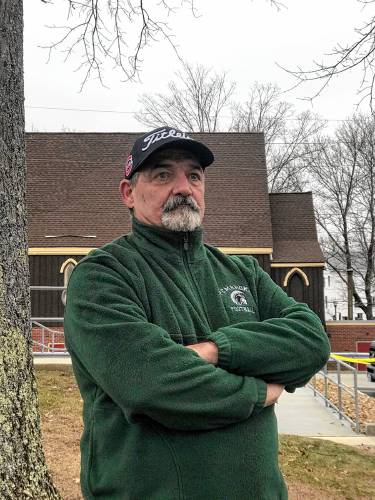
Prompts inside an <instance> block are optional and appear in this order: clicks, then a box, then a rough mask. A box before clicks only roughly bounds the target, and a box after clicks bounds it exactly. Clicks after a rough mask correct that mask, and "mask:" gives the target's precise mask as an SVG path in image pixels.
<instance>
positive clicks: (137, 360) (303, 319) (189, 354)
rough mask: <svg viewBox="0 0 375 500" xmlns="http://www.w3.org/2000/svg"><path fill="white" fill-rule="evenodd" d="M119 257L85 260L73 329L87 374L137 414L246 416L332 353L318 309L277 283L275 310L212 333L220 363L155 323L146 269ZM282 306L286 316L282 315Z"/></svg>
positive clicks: (76, 288)
mask: <svg viewBox="0 0 375 500" xmlns="http://www.w3.org/2000/svg"><path fill="white" fill-rule="evenodd" d="M114 260H115V259H114V258H113V257H112V256H109V255H107V256H105V257H103V258H101V259H98V260H95V259H92V260H90V259H87V260H86V261H85V262H84V263H82V264H80V265H79V266H77V268H76V270H75V271H74V272H73V274H72V277H71V279H70V283H69V291H68V302H67V308H66V315H65V332H66V338H67V344H68V348H69V350H70V353H71V355H72V359H73V362H74V364H75V366H76V367H77V369H78V370H80V372H81V374H82V375H83V377H84V378H85V381H86V382H85V383H87V384H92V385H95V386H96V387H97V388H98V393H99V394H100V392H103V393H105V394H107V395H108V396H109V398H110V399H111V400H112V401H113V402H114V403H115V404H116V405H118V406H119V407H120V408H121V409H122V411H123V413H124V416H125V418H126V419H127V420H128V421H129V422H134V421H137V420H138V419H139V418H145V417H146V418H150V419H153V420H155V421H157V422H159V423H161V424H163V425H164V426H166V427H169V428H172V429H178V430H186V431H191V430H205V429H214V428H218V427H222V426H225V425H228V424H231V423H235V422H239V421H241V420H245V419H247V418H249V417H250V416H251V415H256V414H257V413H260V412H261V411H263V408H264V406H265V405H267V404H269V403H271V402H272V401H273V399H277V396H278V394H276V393H275V392H272V391H271V392H269V394H268V395H267V390H268V386H267V384H281V385H282V386H284V385H286V386H289V387H290V388H291V389H292V388H293V387H296V386H298V385H303V384H304V383H305V382H306V381H307V380H308V379H309V378H310V376H311V375H312V374H313V373H315V371H317V370H318V369H319V368H320V367H321V366H322V365H323V364H324V362H325V360H326V358H327V356H328V353H329V346H328V342H327V339H326V335H325V333H324V331H323V329H322V327H321V325H320V322H319V320H318V318H317V317H316V316H315V314H314V313H312V312H311V311H310V310H309V309H308V308H307V307H306V306H304V305H302V304H296V303H295V302H294V301H293V299H290V298H289V297H287V296H286V295H285V294H284V292H282V290H280V289H279V288H278V287H277V285H274V286H275V287H276V288H275V294H274V295H273V296H272V297H269V299H267V300H270V301H271V303H270V304H265V305H264V307H263V310H265V311H267V314H270V316H269V317H270V318H271V319H265V320H263V321H261V322H248V323H239V324H237V325H231V326H228V327H223V328H220V329H219V330H218V331H216V332H213V333H212V335H211V336H210V337H209V338H208V340H209V341H212V342H213V343H214V344H215V345H216V346H217V354H218V365H217V366H215V364H214V363H210V362H207V360H205V359H202V357H201V355H200V353H199V352H197V351H196V350H193V349H191V348H190V349H189V348H186V347H184V346H182V345H180V344H176V343H175V342H174V341H172V340H171V338H170V336H169V334H168V332H166V331H165V330H164V329H163V328H160V327H159V326H157V325H154V324H151V323H149V322H148V320H147V317H146V316H145V313H144V309H143V306H142V303H141V302H140V299H139V297H138V296H137V294H136V292H135V287H134V282H135V280H136V277H134V276H131V277H129V278H128V279H127V277H126V276H124V275H120V273H119V272H118V270H116V269H115V265H114V263H113V261H114ZM264 274H266V273H264ZM267 276H268V275H267ZM267 276H264V275H263V272H262V273H260V275H259V283H258V289H259V293H261V291H262V287H265V286H269V285H270V283H268V282H267V283H265V282H264V280H265V279H266V280H267V279H270V278H267ZM272 283H273V282H272ZM272 283H271V285H272ZM272 286H273V285H272ZM277 290H280V292H281V295H280V297H279V295H276V293H277V294H278V293H279V292H277ZM284 306H286V307H284ZM276 309H277V310H278V312H279V313H280V314H279V317H277V318H276V319H272V314H274V313H275V310H276ZM214 350H216V348H214ZM271 388H272V386H271ZM287 388H288V387H287ZM278 390H279V391H281V389H280V387H279V388H278ZM276 392H277V391H276Z"/></svg>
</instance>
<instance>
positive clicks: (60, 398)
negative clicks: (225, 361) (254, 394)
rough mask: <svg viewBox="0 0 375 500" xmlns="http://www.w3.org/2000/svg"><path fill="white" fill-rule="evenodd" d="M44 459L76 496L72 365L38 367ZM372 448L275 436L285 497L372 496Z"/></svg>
mask: <svg viewBox="0 0 375 500" xmlns="http://www.w3.org/2000/svg"><path fill="white" fill-rule="evenodd" d="M36 376H37V382H38V388H39V402H40V410H41V416H42V430H43V435H44V447H45V451H46V457H47V462H48V464H49V467H50V469H51V471H52V473H53V476H54V480H55V483H56V485H57V486H58V488H59V489H60V491H61V494H62V495H63V498H64V499H65V500H68V499H69V500H77V499H80V498H81V496H80V488H79V435H80V432H81V429H82V422H81V411H82V400H81V397H80V394H79V391H78V387H77V384H76V382H75V379H74V376H73V373H72V370H71V367H69V366H59V367H37V369H36ZM374 451H375V450H374V449H362V450H361V449H357V448H354V447H350V446H345V445H340V444H336V443H332V442H330V441H324V440H320V439H308V438H303V437H298V436H286V435H285V436H281V437H280V465H281V469H282V471H283V474H284V476H285V479H286V482H287V484H288V486H289V492H290V500H293V499H294V500H299V499H301V498H306V499H308V500H313V499H314V500H315V499H317V500H318V499H319V500H328V499H329V500H336V499H345V500H360V499H366V500H368V499H370V498H375V481H374V478H375V475H374V471H375V453H374Z"/></svg>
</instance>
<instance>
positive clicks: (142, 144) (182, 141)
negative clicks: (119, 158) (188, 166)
mask: <svg viewBox="0 0 375 500" xmlns="http://www.w3.org/2000/svg"><path fill="white" fill-rule="evenodd" d="M167 148H168V149H169V148H175V149H184V150H186V151H190V152H192V153H194V155H195V156H196V157H197V159H198V160H199V163H200V164H201V167H202V168H206V167H208V165H211V163H212V162H213V161H214V155H213V153H212V151H211V150H210V149H209V148H208V147H207V146H205V145H204V144H203V143H201V142H199V141H196V140H195V139H193V138H192V137H189V136H188V134H187V133H186V132H182V131H181V130H178V129H177V128H173V127H159V128H156V129H154V130H151V132H147V134H144V135H142V136H141V137H139V138H138V139H137V140H136V141H135V143H134V145H133V148H132V150H131V153H130V155H129V156H128V158H127V160H126V163H125V179H130V177H132V175H133V174H135V172H136V171H137V170H139V168H140V167H142V165H143V164H144V163H145V161H146V160H147V158H149V157H150V156H151V155H152V154H153V153H155V152H156V151H160V150H162V149H167Z"/></svg>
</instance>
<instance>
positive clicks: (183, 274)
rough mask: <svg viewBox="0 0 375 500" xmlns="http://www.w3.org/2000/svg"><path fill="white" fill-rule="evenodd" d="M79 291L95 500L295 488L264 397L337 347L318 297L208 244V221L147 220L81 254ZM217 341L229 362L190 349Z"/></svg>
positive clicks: (234, 499)
mask: <svg viewBox="0 0 375 500" xmlns="http://www.w3.org/2000/svg"><path fill="white" fill-rule="evenodd" d="M67 297H68V299H67V306H66V312H65V336H66V341H67V345H68V348H69V351H70V353H71V356H72V362H73V368H74V371H75V375H76V377H77V381H78V385H79V388H80V391H81V393H82V397H83V400H84V411H83V418H84V432H83V436H82V441H81V452H82V461H81V484H82V490H83V494H84V497H85V498H86V499H94V498H101V499H106V500H177V499H179V500H183V499H184V500H246V499H254V500H276V499H285V498H287V491H286V487H285V484H284V480H283V477H282V475H281V473H280V470H279V467H278V435H277V424H276V418H275V414H274V408H273V406H269V407H267V408H264V401H265V398H266V388H267V386H266V382H278V383H281V384H285V385H286V386H287V389H288V390H290V391H293V390H294V388H295V387H298V386H301V385H303V384H305V383H306V382H307V381H308V380H309V378H310V377H311V376H312V375H313V374H314V373H315V372H316V371H318V370H319V369H320V368H321V367H322V366H323V365H324V363H325V362H326V360H327V358H328V355H329V344H328V341H327V337H326V334H325V332H324V330H323V328H322V325H321V323H320V320H319V319H318V317H317V316H316V315H315V314H314V313H313V312H312V311H311V310H310V309H309V308H308V307H307V306H306V305H304V304H299V303H297V302H296V301H295V300H294V299H292V298H290V297H288V296H287V295H286V294H285V293H284V292H283V291H282V290H281V288H279V287H278V286H277V285H276V284H275V283H274V282H273V281H272V279H271V278H270V277H269V275H268V274H267V273H266V272H264V271H263V270H262V269H261V268H260V266H259V265H258V263H257V261H256V260H255V259H253V258H251V257H229V256H227V255H224V254H222V253H221V252H220V251H219V250H217V249H215V248H212V247H210V246H207V245H203V243H202V231H201V230H197V231H194V232H192V233H176V232H170V231H166V230H163V229H159V228H154V227H151V226H147V225H144V224H140V223H139V222H137V221H134V223H133V232H132V233H131V234H129V235H126V236H123V237H121V238H119V239H117V240H115V241H113V242H112V243H109V244H108V245H105V246H103V247H101V248H99V249H97V250H95V251H93V252H91V253H90V254H89V255H88V256H87V257H86V258H84V259H83V260H82V261H81V262H80V263H79V264H78V266H77V267H76V269H75V270H74V272H73V273H72V276H71V278H70V282H69V287H68V293H67ZM207 339H209V340H212V341H214V342H215V343H216V344H217V346H218V349H219V363H218V366H214V365H212V364H209V363H206V362H205V361H204V360H202V359H201V358H200V357H199V356H198V355H197V354H196V353H195V352H194V351H192V350H190V349H187V348H186V347H184V346H185V345H187V344H192V343H196V342H202V341H205V340H207ZM296 418H298V415H296Z"/></svg>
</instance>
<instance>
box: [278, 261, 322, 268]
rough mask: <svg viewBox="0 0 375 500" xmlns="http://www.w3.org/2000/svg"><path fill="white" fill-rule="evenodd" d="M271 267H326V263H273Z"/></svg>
mask: <svg viewBox="0 0 375 500" xmlns="http://www.w3.org/2000/svg"><path fill="white" fill-rule="evenodd" d="M271 267H326V265H325V263H324V262H290V263H289V264H285V263H280V264H278V263H274V264H273V263H271Z"/></svg>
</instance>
